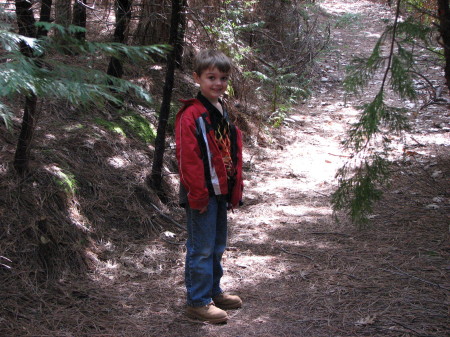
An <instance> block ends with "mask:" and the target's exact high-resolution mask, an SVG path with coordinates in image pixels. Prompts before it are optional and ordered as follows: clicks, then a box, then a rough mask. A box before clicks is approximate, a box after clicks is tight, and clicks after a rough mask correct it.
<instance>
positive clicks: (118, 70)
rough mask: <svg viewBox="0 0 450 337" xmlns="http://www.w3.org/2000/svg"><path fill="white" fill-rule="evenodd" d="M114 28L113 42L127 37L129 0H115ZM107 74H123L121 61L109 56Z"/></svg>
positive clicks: (122, 40)
mask: <svg viewBox="0 0 450 337" xmlns="http://www.w3.org/2000/svg"><path fill="white" fill-rule="evenodd" d="M116 6H117V7H116V29H115V30H114V42H120V43H124V42H125V41H126V39H127V34H128V27H129V23H130V19H131V0H117V1H116ZM107 74H108V75H111V76H114V77H118V78H121V77H122V75H123V66H122V62H121V61H120V60H119V59H118V58H116V57H111V60H110V61H109V65H108V71H107Z"/></svg>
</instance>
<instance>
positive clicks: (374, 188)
mask: <svg viewBox="0 0 450 337" xmlns="http://www.w3.org/2000/svg"><path fill="white" fill-rule="evenodd" d="M351 171H352V170H350V169H349V167H348V164H347V166H344V167H342V168H341V169H339V171H338V173H337V175H336V177H337V178H338V182H339V189H338V190H337V191H336V192H335V193H334V194H333V196H332V204H333V207H334V209H335V210H346V211H348V214H349V215H350V217H351V219H352V220H353V221H354V222H355V223H357V224H358V225H360V226H363V225H365V224H367V222H368V220H369V218H370V215H371V213H372V210H373V203H374V202H375V201H378V200H379V199H380V198H381V195H382V192H381V190H380V188H379V187H380V186H381V185H383V184H385V183H386V182H387V178H388V174H389V161H387V160H386V159H385V158H383V157H382V156H380V155H374V156H373V157H371V158H366V159H365V160H364V161H363V162H362V163H360V164H359V165H358V168H357V169H356V172H351Z"/></svg>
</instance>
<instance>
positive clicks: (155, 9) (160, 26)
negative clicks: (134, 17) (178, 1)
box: [134, 0, 170, 46]
mask: <svg viewBox="0 0 450 337" xmlns="http://www.w3.org/2000/svg"><path fill="white" fill-rule="evenodd" d="M167 8H168V0H144V1H143V2H142V10H141V12H140V13H139V14H140V15H139V16H140V20H139V23H138V26H137V28H136V33H135V38H134V40H135V42H136V43H137V44H139V45H142V46H145V45H151V44H160V43H167V42H168V40H169V39H170V26H169V23H168V21H169V20H168V19H167V17H168V16H169V12H168V10H167Z"/></svg>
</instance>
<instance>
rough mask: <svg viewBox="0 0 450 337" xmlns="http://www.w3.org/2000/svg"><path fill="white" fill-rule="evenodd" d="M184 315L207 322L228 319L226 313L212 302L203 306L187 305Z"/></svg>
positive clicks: (221, 321) (219, 321)
mask: <svg viewBox="0 0 450 337" xmlns="http://www.w3.org/2000/svg"><path fill="white" fill-rule="evenodd" d="M186 315H187V316H188V317H190V318H194V319H199V320H201V321H205V322H209V323H223V322H226V321H227V320H228V315H227V313H226V312H225V311H223V310H221V309H219V308H217V307H216V306H215V305H214V303H213V302H211V303H210V304H208V305H205V306H203V307H187V308H186Z"/></svg>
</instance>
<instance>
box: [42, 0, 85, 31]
mask: <svg viewBox="0 0 450 337" xmlns="http://www.w3.org/2000/svg"><path fill="white" fill-rule="evenodd" d="M47 1H48V0H47ZM72 24H73V25H74V26H78V27H82V28H86V0H75V2H74V4H73V15H72ZM74 36H75V38H77V39H78V40H84V39H85V38H86V31H85V30H83V31H79V32H76V33H75V35H74Z"/></svg>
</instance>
